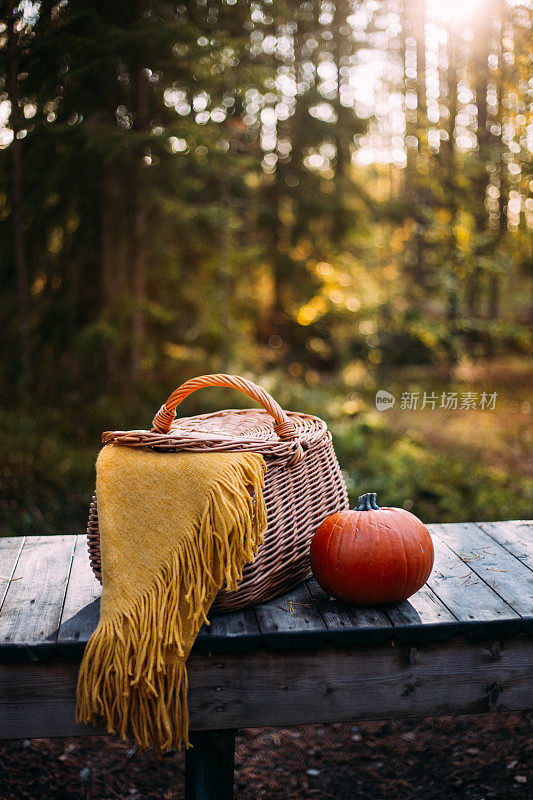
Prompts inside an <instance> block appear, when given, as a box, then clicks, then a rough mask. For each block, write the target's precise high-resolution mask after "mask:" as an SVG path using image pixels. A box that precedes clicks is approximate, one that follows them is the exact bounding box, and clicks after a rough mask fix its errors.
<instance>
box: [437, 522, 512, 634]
mask: <svg viewBox="0 0 533 800" xmlns="http://www.w3.org/2000/svg"><path fill="white" fill-rule="evenodd" d="M438 527H439V526H437V525H430V526H429V529H430V531H431V532H432V533H433V531H434V530H435V529H437V528H438ZM432 539H433V547H434V548H435V566H434V568H433V572H432V573H431V575H430V577H429V580H428V586H429V587H430V589H432V590H433V592H434V593H435V594H436V595H437V596H438V598H439V599H440V600H441V601H442V602H443V603H444V605H445V606H446V607H447V608H448V609H449V610H450V611H451V612H452V614H453V615H454V616H455V618H456V619H457V620H458V622H459V631H460V633H463V634H464V635H465V636H478V637H479V636H504V635H506V634H508V635H510V634H512V633H515V632H516V631H518V630H519V629H520V628H521V627H522V620H521V618H520V616H519V615H518V614H517V613H516V612H515V611H513V609H512V608H510V607H509V606H508V605H507V603H505V602H504V601H503V600H502V598H501V597H500V596H499V595H497V594H496V592H494V591H493V589H491V588H490V587H489V586H487V584H486V583H485V582H484V581H483V580H481V578H479V577H478V575H476V573H475V572H474V571H473V570H472V569H471V565H470V562H469V563H467V564H465V562H464V561H462V560H461V559H460V558H459V556H458V555H457V554H456V553H454V552H453V550H451V549H450V548H449V547H448V546H447V545H446V544H445V543H444V542H443V541H442V539H440V538H439V537H438V536H436V535H434V534H433V535H432Z"/></svg>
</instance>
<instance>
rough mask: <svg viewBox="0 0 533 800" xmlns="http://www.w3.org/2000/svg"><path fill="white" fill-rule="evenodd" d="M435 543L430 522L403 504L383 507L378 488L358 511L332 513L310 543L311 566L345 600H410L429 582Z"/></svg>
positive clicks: (361, 501)
mask: <svg viewBox="0 0 533 800" xmlns="http://www.w3.org/2000/svg"><path fill="white" fill-rule="evenodd" d="M433 559H434V552H433V543H432V541H431V537H430V535H429V532H428V529H427V528H426V526H425V525H424V524H423V523H422V522H421V521H420V520H419V519H418V517H415V516H414V514H411V513H410V512H409V511H405V510H404V509H403V508H380V507H379V506H378V505H377V504H376V494H375V492H371V493H367V494H363V495H361V497H360V498H359V505H358V506H357V508H356V509H355V510H354V511H339V512H337V513H336V514H332V515H331V516H329V517H327V518H326V519H325V520H324V522H322V524H321V525H320V527H319V528H318V530H317V531H316V533H315V535H314V537H313V540H312V542H311V566H312V568H313V573H314V575H315V578H316V579H317V581H318V582H319V584H320V585H321V586H322V588H323V589H325V591H326V592H328V594H330V595H333V597H336V598H337V599H339V600H343V601H344V602H345V603H353V604H359V605H379V604H383V603H397V602H399V601H401V600H406V599H407V598H408V597H410V596H411V595H412V594H414V593H415V592H417V591H418V590H419V589H420V588H421V587H422V586H423V585H424V583H425V582H426V581H427V579H428V578H429V575H430V573H431V570H432V568H433Z"/></svg>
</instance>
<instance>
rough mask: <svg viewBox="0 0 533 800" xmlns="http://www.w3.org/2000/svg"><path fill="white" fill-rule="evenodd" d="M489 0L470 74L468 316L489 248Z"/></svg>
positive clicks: (474, 308)
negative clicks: (473, 144)
mask: <svg viewBox="0 0 533 800" xmlns="http://www.w3.org/2000/svg"><path fill="white" fill-rule="evenodd" d="M491 6H492V0H488V2H487V8H486V13H484V14H482V15H480V17H479V20H478V25H477V30H476V37H475V40H474V45H473V47H474V58H473V62H474V75H475V92H476V107H477V145H478V148H477V159H476V161H477V163H476V173H475V177H474V180H473V182H472V183H473V187H472V188H473V201H474V215H473V216H474V223H475V231H476V236H477V239H478V241H477V243H476V246H475V248H474V259H475V264H474V265H473V268H472V271H471V274H470V276H469V280H468V290H467V307H468V313H469V314H470V317H472V318H476V317H478V316H479V299H480V298H479V295H480V288H481V287H480V279H481V274H482V270H481V267H480V266H479V258H480V257H482V256H484V255H485V254H486V253H487V250H488V248H489V245H488V241H487V242H484V241H483V238H484V237H485V238H487V240H488V236H487V234H488V223H489V218H488V214H487V210H486V207H485V200H486V196H487V188H488V185H489V173H488V170H487V165H488V164H489V163H490V160H491V159H490V149H491V148H490V132H489V130H488V127H487V121H488V113H487V112H488V108H487V89H488V83H489V81H488V78H489V66H488V60H489V54H490V52H491V44H492V35H491V21H492V8H491Z"/></svg>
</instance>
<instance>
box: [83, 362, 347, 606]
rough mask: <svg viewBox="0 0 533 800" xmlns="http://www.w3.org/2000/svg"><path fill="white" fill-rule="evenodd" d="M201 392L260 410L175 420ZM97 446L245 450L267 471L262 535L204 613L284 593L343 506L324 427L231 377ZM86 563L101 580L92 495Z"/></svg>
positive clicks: (199, 381) (180, 394)
mask: <svg viewBox="0 0 533 800" xmlns="http://www.w3.org/2000/svg"><path fill="white" fill-rule="evenodd" d="M206 386H224V387H228V388H234V389H239V390H240V391H242V392H244V393H245V394H247V395H249V397H251V398H253V399H254V400H256V401H257V402H258V403H260V405H262V406H263V408H262V409H245V410H225V411H218V412H216V413H214V414H200V415H198V416H195V417H182V418H180V419H175V418H174V417H175V412H176V408H177V407H178V406H179V404H180V403H181V402H182V400H184V399H185V398H186V397H187V396H188V395H189V394H191V393H192V392H194V391H196V390H197V389H201V388H204V387H206ZM102 441H103V442H104V444H117V445H123V446H126V447H149V448H151V449H154V450H163V451H167V452H169V451H170V452H175V451H179V450H189V451H191V450H192V451H194V450H210V451H213V452H221V451H227V450H247V451H250V452H255V453H261V455H262V456H263V458H264V459H265V461H266V464H267V471H266V476H265V490H264V498H265V503H266V507H267V520H268V528H267V532H266V534H265V538H264V541H263V544H262V545H261V547H260V549H259V553H258V555H257V558H256V559H255V561H254V563H253V564H249V565H248V566H247V567H245V569H244V574H243V579H242V582H241V584H240V586H239V589H238V591H226V590H225V589H222V591H220V592H219V593H218V595H217V597H216V599H215V602H214V603H213V606H212V609H213V610H216V611H219V612H226V611H233V610H234V609H237V608H244V607H246V606H249V605H253V604H255V603H261V602H265V601H267V600H270V599H272V598H273V597H277V596H278V595H280V594H283V593H284V592H287V591H288V590H289V589H291V588H292V587H293V586H295V585H296V584H297V583H299V582H300V581H301V580H302V579H303V578H305V577H306V576H307V575H308V573H309V543H310V540H311V537H312V535H313V534H314V532H315V530H316V529H317V527H318V526H319V524H320V523H321V522H322V520H323V519H324V518H325V517H327V516H328V515H329V514H332V513H334V512H335V511H341V510H343V509H345V508H347V506H348V497H347V493H346V486H345V484H344V480H343V478H342V475H341V471H340V469H339V465H338V462H337V458H336V456H335V452H334V450H333V446H332V443H331V434H330V433H329V431H328V429H327V427H326V423H325V422H323V421H322V420H321V419H318V417H313V416H310V415H308V414H298V413H295V412H293V411H283V410H282V409H281V407H280V406H279V405H278V403H276V401H275V400H274V399H273V398H272V397H271V396H270V395H269V394H268V393H267V392H265V391H264V389H261V388H260V387H259V386H256V384H254V383H252V382H251V381H248V380H245V379H244V378H239V377H238V376H236V375H220V374H219V375H203V376H202V377H199V378H194V379H193V380H190V381H187V382H186V383H184V384H183V385H182V386H180V387H179V388H178V389H176V391H175V392H174V393H173V394H171V396H170V397H169V399H168V400H167V401H166V403H164V404H163V405H162V406H161V408H160V409H159V411H158V412H157V414H156V415H155V417H154V420H153V422H152V429H151V431H141V430H139V431H107V432H105V433H104V434H103V435H102ZM87 538H88V546H89V557H90V561H91V566H92V569H93V571H94V574H95V575H96V577H97V578H98V580H99V581H101V578H102V574H101V560H100V536H99V531H98V510H97V500H96V496H94V497H93V500H92V503H91V509H90V514H89V522H88V526H87Z"/></svg>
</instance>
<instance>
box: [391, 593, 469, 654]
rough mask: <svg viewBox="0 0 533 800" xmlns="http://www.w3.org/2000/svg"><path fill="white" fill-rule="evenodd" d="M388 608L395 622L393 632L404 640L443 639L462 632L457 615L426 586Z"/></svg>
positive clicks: (392, 620)
mask: <svg viewBox="0 0 533 800" xmlns="http://www.w3.org/2000/svg"><path fill="white" fill-rule="evenodd" d="M385 611H386V612H387V616H388V617H389V619H390V621H391V622H392V624H393V625H394V636H395V637H396V638H397V639H399V640H400V641H403V642H431V641H442V640H444V639H449V638H451V637H452V636H455V634H457V633H458V632H459V623H458V622H457V620H456V618H455V617H454V615H453V614H452V613H451V612H450V611H448V609H447V608H446V606H445V605H444V604H443V603H442V602H441V601H440V600H439V598H438V597H437V596H436V595H435V594H434V593H433V592H432V591H431V589H430V588H429V587H427V586H423V587H422V588H421V589H420V590H419V591H418V592H416V594H414V595H413V596H412V597H410V598H409V599H408V600H404V601H403V603H397V604H396V605H394V606H387V607H386V608H385Z"/></svg>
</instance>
